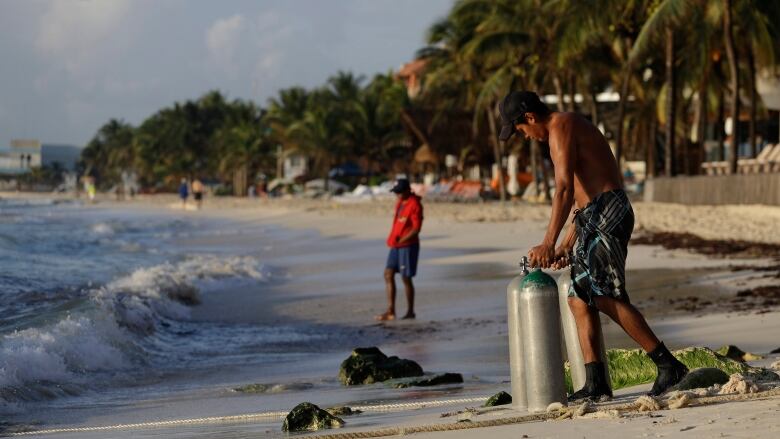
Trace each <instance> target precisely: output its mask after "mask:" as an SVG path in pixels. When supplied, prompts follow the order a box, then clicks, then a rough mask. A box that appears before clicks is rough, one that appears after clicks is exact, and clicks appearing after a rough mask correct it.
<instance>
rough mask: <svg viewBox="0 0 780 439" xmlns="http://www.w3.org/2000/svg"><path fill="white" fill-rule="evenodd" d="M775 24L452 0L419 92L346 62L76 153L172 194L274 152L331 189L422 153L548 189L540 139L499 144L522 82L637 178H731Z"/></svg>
mask: <svg viewBox="0 0 780 439" xmlns="http://www.w3.org/2000/svg"><path fill="white" fill-rule="evenodd" d="M779 25H780V2H773V1H761V0H593V1H587V2H586V1H577V0H549V1H542V0H458V1H455V2H454V3H453V6H452V8H451V10H450V11H449V13H448V14H447V15H446V16H445V17H444V18H442V19H441V20H439V21H437V22H435V23H433V24H432V25H431V26H430V28H429V30H428V33H427V35H426V45H425V46H424V47H422V48H421V49H420V50H419V52H418V56H417V57H418V60H417V61H419V62H421V63H422V65H423V68H422V69H421V71H420V72H419V76H420V78H419V80H420V83H421V87H420V91H419V92H414V93H410V92H409V89H408V88H407V86H408V84H407V83H404V82H403V81H402V80H401V79H399V77H398V76H397V75H393V74H392V73H387V74H380V75H377V76H375V77H374V78H372V79H371V80H370V81H366V78H364V77H362V76H356V75H354V74H352V73H349V72H338V73H337V74H335V75H333V76H331V77H330V78H328V79H327V80H326V81H325V83H324V84H323V85H322V86H320V87H316V88H313V89H305V88H302V87H292V88H288V89H284V90H280V91H279V92H278V94H277V95H276V96H275V97H273V98H271V99H270V100H269V101H268V102H267V104H266V105H265V106H264V107H263V106H260V105H258V104H256V103H254V102H251V101H246V100H241V99H236V100H232V101H229V100H228V99H227V98H226V97H225V96H224V95H222V94H221V93H220V92H218V91H212V92H209V93H207V94H205V95H203V96H202V97H200V98H198V99H196V100H194V101H186V102H183V103H178V102H177V103H174V104H173V105H172V106H170V107H166V108H163V109H161V110H159V111H158V112H156V113H155V114H153V115H151V116H150V117H148V118H147V119H146V120H144V121H143V122H142V123H141V124H140V125H138V126H137V127H136V126H131V125H129V124H127V123H125V122H123V121H120V120H113V119H112V120H110V121H109V122H107V123H106V124H105V125H104V126H102V127H101V128H100V129H99V130H98V132H97V133H96V134H95V137H94V138H93V139H92V140H91V141H90V142H89V144H88V145H87V147H86V148H85V149H84V153H83V157H82V159H83V160H82V161H83V166H84V169H85V171H86V172H88V173H90V174H93V175H95V176H97V177H98V180H99V181H102V182H103V185H109V184H112V182H116V181H117V179H118V178H119V175H120V174H121V172H122V171H126V170H132V171H134V172H136V173H137V175H138V176H139V177H140V180H141V182H142V184H143V185H144V186H146V187H158V188H160V189H165V188H168V189H169V188H172V187H174V186H175V184H176V182H177V181H178V180H179V179H180V178H182V177H196V176H197V177H200V178H206V179H212V180H215V181H222V182H225V183H227V184H232V185H239V186H240V184H239V183H238V182H237V180H236V176H237V175H238V176H241V178H242V179H244V180H246V179H247V178H249V179H251V178H253V176H257V175H259V174H265V175H268V176H273V177H280V176H281V175H279V174H280V172H281V169H280V168H281V166H280V163H281V160H283V159H284V157H286V156H289V155H291V154H298V155H301V156H304V157H306V158H307V160H308V161H309V170H310V175H308V176H307V178H323V179H324V181H325V182H326V184H327V182H328V181H329V178H328V176H329V175H332V170H333V169H334V168H335V167H338V166H341V165H344V164H345V163H354V164H357V165H358V166H359V167H360V168H361V169H362V170H363V171H364V172H365V173H366V174H375V175H385V176H388V177H389V176H390V175H391V174H392V173H393V172H397V171H404V172H408V173H414V172H420V171H421V170H427V171H430V170H431V169H430V168H419V167H414V166H413V164H414V161H415V152H416V151H417V150H418V149H420V148H421V147H427V149H428V151H429V152H430V153H431V154H432V155H433V156H435V157H443V156H444V155H453V156H455V157H456V158H458V165H457V167H458V169H457V171H458V172H460V173H463V172H464V171H465V166H466V165H467V164H471V165H472V166H478V167H481V168H482V169H485V170H487V169H490V167H491V165H493V164H494V163H503V162H505V161H506V157H507V156H508V155H509V154H515V155H516V156H519V157H521V159H522V162H523V164H524V165H525V166H527V167H528V168H529V169H530V170H531V173H532V175H533V176H534V178H536V179H537V180H538V181H539V182H540V183H541V184H546V182H547V181H548V178H545V176H549V173H550V165H549V162H548V160H546V159H545V158H544V156H543V151H544V148H541V147H540V146H541V145H539V144H538V143H537V142H527V141H526V140H524V139H519V138H513V140H512V141H510V142H508V143H507V144H502V143H501V142H499V141H498V139H497V131H498V127H499V125H498V124H499V123H500V119H499V118H498V103H499V101H500V99H501V98H502V97H503V96H504V95H505V94H506V93H507V92H508V91H510V90H516V89H529V90H534V91H536V92H537V93H539V94H540V95H543V96H546V97H548V98H549V101H550V102H551V105H552V106H553V107H554V109H556V110H558V111H579V112H581V113H583V114H585V115H586V116H587V117H589V118H590V119H591V120H592V121H593V122H594V124H597V125H598V126H599V127H600V128H601V129H602V130H603V132H605V134H606V136H607V137H608V138H609V139H610V140H611V142H612V143H613V146H614V152H615V155H616V156H617V158H618V159H620V160H644V161H645V162H646V164H647V167H646V169H647V174H648V175H651V176H653V175H656V174H661V173H662V174H664V175H669V176H674V175H677V174H691V173H697V172H698V170H699V169H700V167H699V164H700V163H701V162H702V161H705V160H708V159H716V160H726V159H728V160H729V169H730V172H732V173H733V172H736V169H737V158H738V157H739V156H740V155H747V156H755V155H756V154H757V152H758V148H759V147H760V143H759V140H758V138H759V136H760V135H764V137H766V135H767V134H768V133H766V132H762V129H761V128H760V125H759V123H758V122H759V121H761V120H766V119H767V117H768V110H767V108H766V107H765V106H764V105H763V103H762V102H761V99H760V97H759V95H758V93H757V92H756V77H757V76H759V75H769V76H772V75H774V76H777V73H778V71H777V68H776V65H777V56H778V54H779V53H780V28H778V26H779ZM727 117H731V118H732V119H733V120H735V121H736V122H734V123H731V124H730V125H731V136H730V138H731V140H729V139H728V138H727V136H726V133H725V131H726V130H725V129H724V127H725V126H726V123H725V120H726V118H727ZM745 128H746V129H745ZM735 139H736V140H735ZM705 140H707V141H709V142H708V143H707V144H706V145H705ZM727 142H728V143H729V146H728V148H726V147H725V145H726V143H727ZM740 143H744V144H745V145H748V147H747V148H743V149H742V150H741V149H740ZM713 144H714V145H715V146H714V147H713ZM705 146H706V147H705ZM433 163H434V165H435V168H434V169H433V170H434V171H439V172H440V174H442V175H443V174H444V173H445V170H444V165H443V164H442V162H438V161H436V160H433ZM499 169H500V168H499ZM483 175H484V174H483ZM498 183H499V187H498V190H497V192H498V193H499V195H500V196H502V197H503V196H504V194H505V188H504V179H503V178H499V179H498ZM547 189H548V188H545V190H544V192H545V193H546V192H547Z"/></svg>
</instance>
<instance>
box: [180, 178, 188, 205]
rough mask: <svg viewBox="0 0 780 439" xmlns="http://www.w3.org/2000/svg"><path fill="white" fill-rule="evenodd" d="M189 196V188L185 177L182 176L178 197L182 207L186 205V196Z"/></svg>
mask: <svg viewBox="0 0 780 439" xmlns="http://www.w3.org/2000/svg"><path fill="white" fill-rule="evenodd" d="M189 196H190V188H189V187H188V186H187V179H186V178H182V179H181V183H180V184H179V198H180V199H181V207H182V209H184V208H186V207H187V198H189Z"/></svg>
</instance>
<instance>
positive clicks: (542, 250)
mask: <svg viewBox="0 0 780 439" xmlns="http://www.w3.org/2000/svg"><path fill="white" fill-rule="evenodd" d="M528 262H529V263H530V264H531V266H532V267H534V268H549V267H550V264H552V263H553V262H555V247H554V246H552V245H548V244H540V245H537V246H536V247H534V248H532V249H531V250H530V251H529V252H528Z"/></svg>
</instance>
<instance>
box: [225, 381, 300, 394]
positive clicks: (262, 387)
mask: <svg viewBox="0 0 780 439" xmlns="http://www.w3.org/2000/svg"><path fill="white" fill-rule="evenodd" d="M312 387H314V384H312V383H276V384H262V383H254V384H247V385H245V386H241V387H236V388H234V389H233V390H235V391H236V392H243V393H281V392H287V391H295V390H308V389H311V388H312Z"/></svg>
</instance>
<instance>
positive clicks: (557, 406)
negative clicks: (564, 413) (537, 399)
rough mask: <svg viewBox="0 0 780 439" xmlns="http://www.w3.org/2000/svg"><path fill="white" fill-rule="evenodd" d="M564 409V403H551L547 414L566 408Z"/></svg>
mask: <svg viewBox="0 0 780 439" xmlns="http://www.w3.org/2000/svg"><path fill="white" fill-rule="evenodd" d="M564 407H565V406H564V405H563V403H562V402H553V403H550V405H548V406H547V413H550V412H554V411H556V410H561V409H562V408H564Z"/></svg>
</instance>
